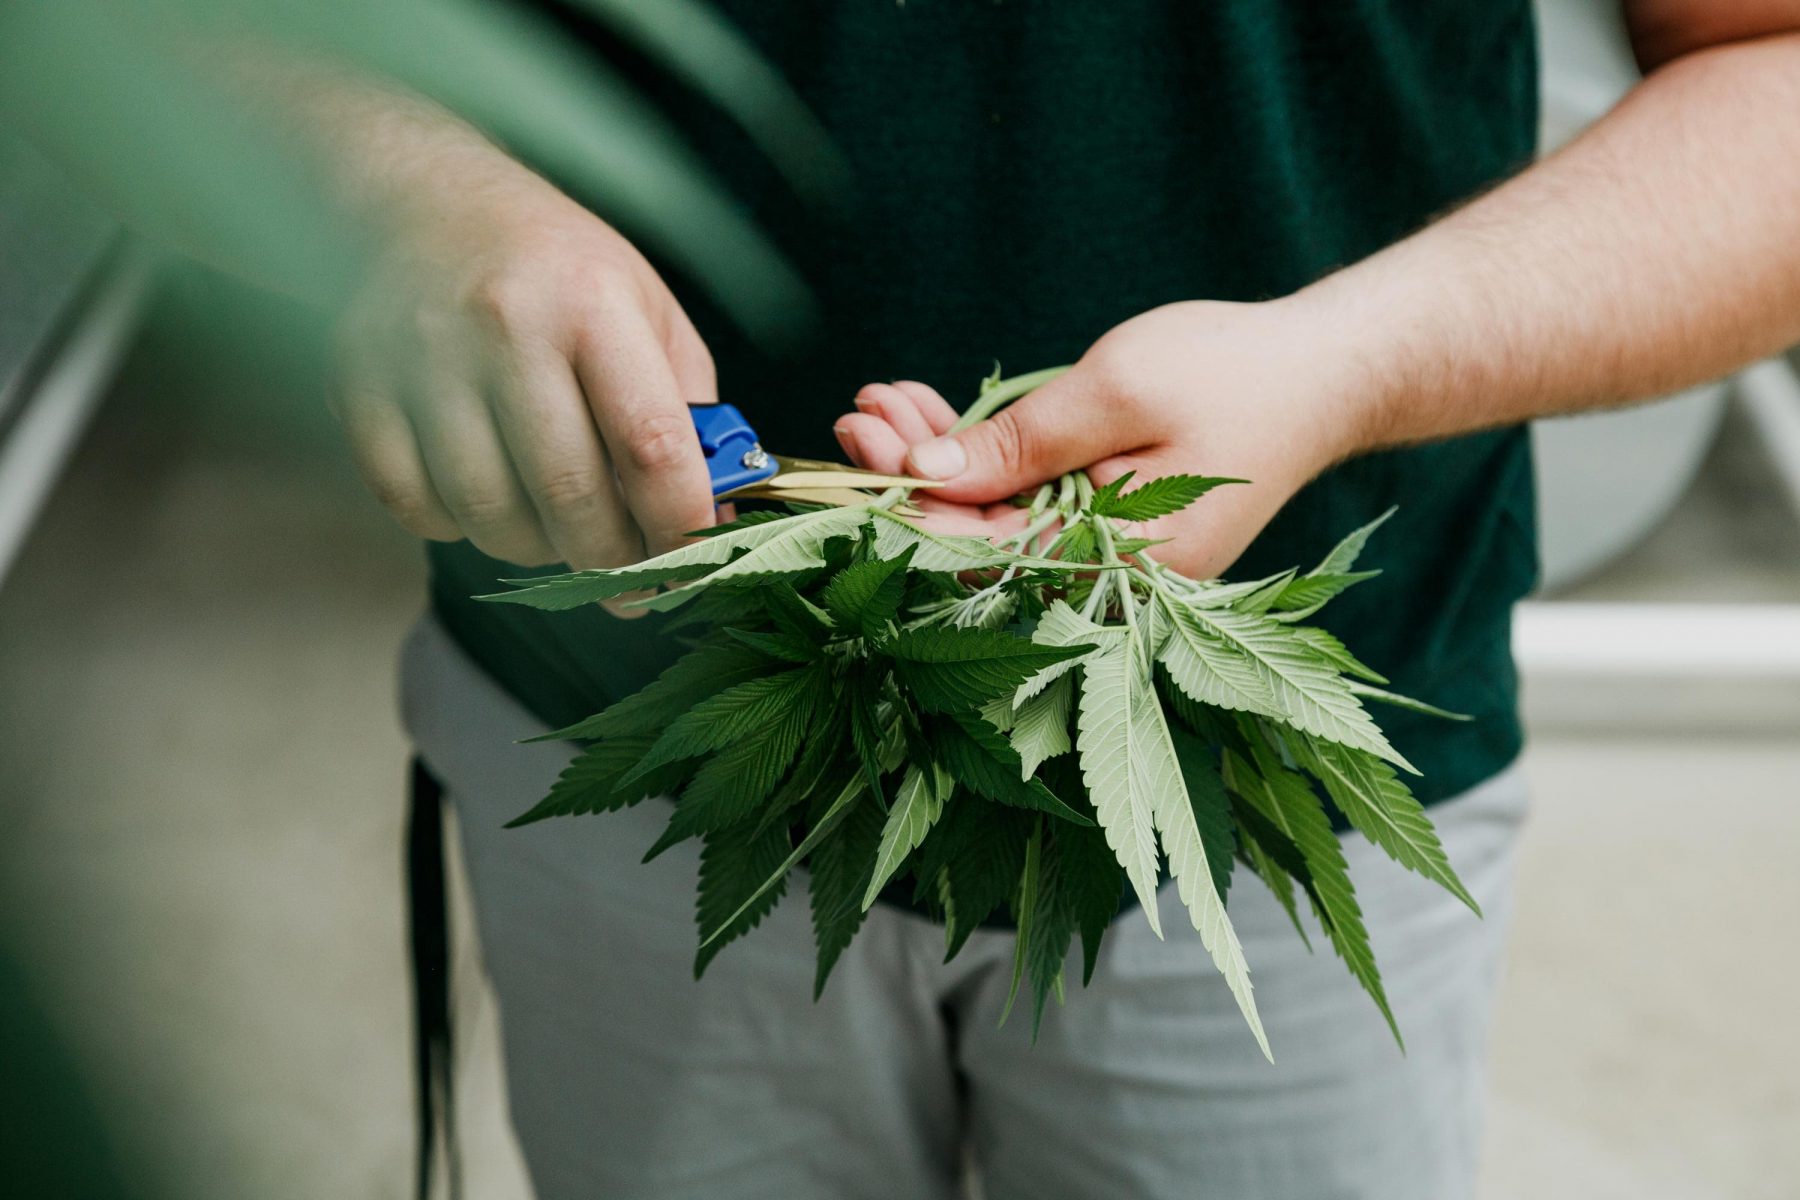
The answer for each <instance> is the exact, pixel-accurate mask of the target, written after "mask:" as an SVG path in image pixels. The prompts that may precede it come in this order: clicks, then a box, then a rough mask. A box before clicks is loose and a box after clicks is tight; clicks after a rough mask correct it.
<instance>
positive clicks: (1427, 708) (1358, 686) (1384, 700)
mask: <svg viewBox="0 0 1800 1200" xmlns="http://www.w3.org/2000/svg"><path fill="white" fill-rule="evenodd" d="M1350 690H1351V691H1353V692H1355V693H1356V694H1357V695H1358V696H1361V697H1362V698H1364V699H1365V700H1374V701H1376V702H1378V703H1381V704H1391V705H1393V706H1394V707H1395V708H1404V709H1406V710H1407V711H1409V712H1416V713H1423V714H1424V715H1425V716H1428V717H1441V718H1443V719H1444V720H1446V721H1472V720H1474V719H1475V718H1473V717H1471V716H1469V714H1467V713H1459V712H1451V711H1450V710H1449V709H1447V708H1439V707H1438V706H1437V705H1435V704H1427V703H1425V702H1424V701H1423V700H1414V699H1413V698H1412V697H1411V696H1402V695H1400V694H1399V693H1398V692H1390V691H1387V690H1385V689H1383V688H1378V687H1373V686H1371V685H1369V684H1366V683H1363V682H1361V681H1359V680H1355V679H1352V680H1350Z"/></svg>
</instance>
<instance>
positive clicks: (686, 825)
mask: <svg viewBox="0 0 1800 1200" xmlns="http://www.w3.org/2000/svg"><path fill="white" fill-rule="evenodd" d="M812 719H813V705H812V703H810V702H802V703H799V704H795V705H793V706H792V707H790V708H788V709H787V710H786V711H785V712H783V713H782V714H780V715H779V716H777V717H774V718H772V719H770V720H769V721H767V722H766V723H764V724H763V725H761V726H760V727H758V728H757V729H756V730H755V731H754V732H753V733H751V734H749V735H748V736H746V737H744V738H742V739H741V740H739V741H736V742H733V743H731V744H730V745H728V746H726V747H725V748H724V749H723V750H721V751H719V752H718V753H717V754H715V755H713V756H712V757H711V758H709V759H707V760H706V761H705V763H703V764H702V765H701V767H700V769H699V770H698V771H696V772H695V773H694V777H693V778H692V779H691V780H689V781H688V785H687V786H686V787H685V788H683V789H682V790H681V796H680V798H679V799H678V800H677V801H676V804H675V814H674V816H673V817H671V818H670V821H669V829H668V831H667V832H666V833H664V835H663V836H662V837H661V838H659V839H658V840H657V842H656V844H655V845H653V846H652V847H651V848H650V850H649V851H648V852H647V853H646V854H645V855H644V861H645V862H649V861H650V860H651V859H653V858H655V857H656V856H657V855H659V854H661V853H662V852H663V851H664V850H667V849H668V848H669V847H670V846H673V845H675V844H676V843H677V842H680V841H682V840H684V839H686V838H688V837H692V836H694V835H695V834H701V833H711V832H713V831H714V830H719V829H724V828H726V827H727V826H730V825H735V824H737V823H738V822H740V821H743V820H745V819H746V818H748V817H750V816H752V815H753V814H754V813H755V811H756V807H757V805H758V804H759V803H761V801H762V800H763V799H765V798H766V797H767V796H768V795H769V793H770V792H772V791H774V790H775V785H776V784H777V783H778V782H780V780H781V778H782V776H783V775H785V774H786V773H787V769H788V766H789V764H791V763H792V762H793V761H794V755H795V754H796V753H797V752H798V750H799V748H800V739H801V737H802V736H803V735H804V734H805V731H806V728H807V726H808V724H810V723H811V721H812Z"/></svg>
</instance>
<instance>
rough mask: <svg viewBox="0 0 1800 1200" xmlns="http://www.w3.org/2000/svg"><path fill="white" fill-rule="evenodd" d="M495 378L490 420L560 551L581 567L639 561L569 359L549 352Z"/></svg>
mask: <svg viewBox="0 0 1800 1200" xmlns="http://www.w3.org/2000/svg"><path fill="white" fill-rule="evenodd" d="M497 375H498V378H497V379H496V380H495V382H494V384H493V389H494V404H493V412H494V419H495V422H496V424H497V425H498V426H499V429H500V435H501V437H502V439H503V440H504V441H505V443H506V449H507V451H508V453H509V454H510V455H511V457H512V462H513V466H514V468H515V470H516V471H517V473H518V477H519V480H520V481H521V482H522V483H523V484H524V485H525V491H526V494H527V495H528V496H529V497H530V498H531V503H532V507H533V508H534V510H535V511H536V512H537V515H538V521H539V524H540V525H541V526H542V527H543V530H544V534H545V536H546V537H547V538H548V539H549V541H550V544H551V546H552V547H554V548H555V550H556V553H557V556H558V557H559V558H561V560H562V561H563V562H566V563H568V564H569V565H570V566H572V567H575V568H576V569H578V570H588V569H591V568H594V567H620V566H624V565H625V564H627V563H633V562H637V561H638V560H639V559H641V558H642V557H643V545H644V544H643V538H642V537H641V536H640V535H639V534H638V530H637V526H636V525H635V524H634V523H633V522H632V519H631V513H630V511H629V510H628V509H627V508H626V507H625V498H624V497H623V496H622V495H621V494H620V492H619V485H618V481H617V480H616V479H614V477H613V471H612V464H611V463H609V462H608V461H607V458H606V451H605V449H604V448H603V447H602V446H601V445H600V431H599V430H598V429H597V428H595V426H594V418H593V414H592V413H590V412H588V407H587V400H586V398H585V397H583V396H582V394H581V386H580V384H578V383H577V382H576V380H575V372H574V371H573V370H572V369H571V368H570V367H569V365H568V363H567V362H566V361H565V360H564V359H563V358H562V357H561V356H560V355H556V354H554V353H551V352H549V351H546V352H545V353H544V354H543V356H542V357H541V358H539V359H537V360H535V361H532V362H529V363H526V362H519V363H516V364H514V366H513V368H512V369H510V370H505V371H501V372H497Z"/></svg>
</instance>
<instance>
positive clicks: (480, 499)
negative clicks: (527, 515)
mask: <svg viewBox="0 0 1800 1200" xmlns="http://www.w3.org/2000/svg"><path fill="white" fill-rule="evenodd" d="M450 507H451V509H452V510H453V511H455V513H456V516H457V519H458V520H460V521H461V522H462V523H463V527H464V528H466V529H468V530H469V531H470V532H471V533H476V534H481V535H482V536H485V537H488V538H496V537H499V538H505V537H506V536H507V535H509V534H510V533H512V531H513V530H515V529H517V528H518V527H519V525H520V524H521V523H522V522H521V521H520V520H519V516H520V514H519V512H518V509H517V506H516V505H514V504H513V501H512V497H511V496H508V495H505V494H504V493H500V492H483V491H471V490H464V491H462V492H460V493H458V494H457V496H456V497H455V498H454V499H453V500H451V502H450Z"/></svg>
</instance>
